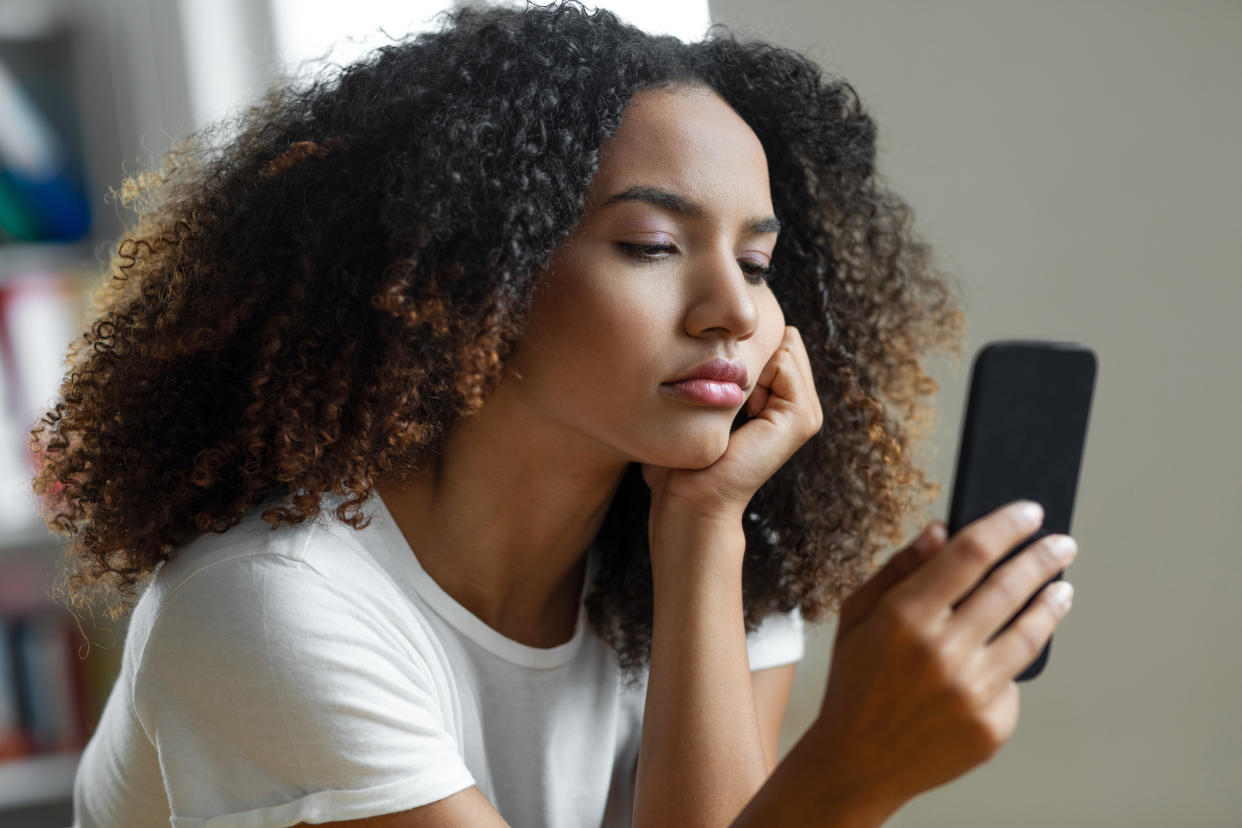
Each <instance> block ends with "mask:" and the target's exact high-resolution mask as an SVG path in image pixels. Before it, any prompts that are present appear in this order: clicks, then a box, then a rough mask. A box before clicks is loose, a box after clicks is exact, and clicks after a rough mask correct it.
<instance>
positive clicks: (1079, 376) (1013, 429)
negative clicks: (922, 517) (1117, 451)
mask: <svg viewBox="0 0 1242 828" xmlns="http://www.w3.org/2000/svg"><path fill="white" fill-rule="evenodd" d="M1096 366H1097V360H1096V356H1095V352H1094V351H1092V350H1091V349H1090V348H1088V347H1086V346H1084V345H1079V344H1076V343H1068V342H1046V341H1039V340H1007V341H999V342H991V343H989V344H988V345H986V346H984V347H983V348H982V349H981V350H980V351H979V353H978V354H977V355H976V356H975V360H974V365H973V366H972V369H971V376H970V388H969V390H968V392H967V402H966V416H965V419H964V420H963V423H962V437H961V443H960V447H959V450H958V458H957V471H956V473H955V475H954V482H953V495H952V500H951V502H950V506H949V519H948V530H949V536H950V537H953V536H954V535H956V534H957V532H958V531H960V530H961V529H962V528H963V527H965V526H966V525H967V524H968V523H971V522H972V521H974V520H977V519H978V518H980V517H982V516H984V515H986V514H988V513H989V512H991V511H993V510H994V509H996V508H997V507H999V506H1002V505H1003V504H1006V503H1009V502H1012V501H1015V500H1024V499H1025V500H1033V501H1035V502H1037V503H1039V504H1040V505H1041V506H1042V507H1043V509H1044V520H1043V524H1042V525H1041V526H1040V527H1039V529H1038V530H1037V531H1035V532H1033V533H1032V534H1031V535H1030V536H1029V537H1027V538H1025V539H1024V540H1023V541H1022V542H1021V543H1019V544H1018V545H1017V546H1015V547H1013V549H1012V550H1010V552H1009V553H1008V554H1007V555H1006V556H1005V557H1004V558H1002V559H1001V560H1000V561H998V562H997V563H996V565H995V566H994V567H993V568H992V569H996V568H998V567H1000V566H1002V565H1003V564H1004V563H1005V562H1006V561H1008V560H1009V559H1010V558H1012V557H1013V556H1015V555H1017V554H1018V553H1019V552H1021V551H1022V550H1024V549H1026V548H1027V547H1028V546H1030V545H1031V544H1033V543H1036V542H1037V541H1039V540H1040V539H1041V538H1043V537H1045V536H1047V535H1051V534H1065V535H1068V534H1069V531H1070V518H1071V516H1072V514H1073V510H1074V495H1075V492H1076V490H1077V487H1078V473H1079V469H1080V467H1081V465H1082V454H1083V447H1084V444H1085V442H1086V433H1087V421H1088V418H1089V415H1090V408H1091V397H1092V392H1093V390H1094V387H1095V376H1096ZM991 571H992V570H989V573H988V574H991ZM986 577H987V576H986V575H985V576H984V578H985V579H986ZM1060 577H1061V575H1060V573H1059V572H1058V573H1057V574H1056V575H1055V576H1054V577H1053V578H1052V579H1051V580H1049V581H1048V582H1047V583H1052V581H1055V580H1058V579H1059V578H1060ZM982 580H983V579H981V581H982ZM1047 583H1046V584H1044V586H1046V585H1047ZM1042 588H1043V587H1041V589H1042ZM1038 592H1039V591H1038V590H1037V591H1036V593H1034V594H1033V595H1032V596H1031V599H1030V600H1028V601H1027V604H1026V605H1024V606H1023V607H1022V608H1021V609H1020V610H1019V611H1018V612H1017V613H1015V614H1014V616H1013V618H1010V619H1009V621H1008V622H1007V623H1006V625H1005V627H1004V628H1002V630H1000V631H999V632H998V633H997V634H998V635H999V634H1000V632H1003V631H1004V630H1005V629H1008V628H1009V626H1010V624H1012V622H1013V620H1014V619H1015V618H1017V617H1018V616H1019V615H1020V614H1021V613H1022V612H1023V611H1024V610H1025V609H1026V608H1027V606H1029V605H1030V603H1031V601H1033V600H1034V596H1035V595H1037V594H1038ZM1051 647H1052V640H1051V639H1049V640H1048V642H1047V643H1046V644H1045V645H1044V648H1043V650H1042V651H1041V652H1040V654H1039V655H1038V656H1037V657H1036V659H1035V660H1034V661H1033V662H1031V664H1030V665H1029V666H1027V667H1026V669H1025V670H1023V671H1022V673H1021V674H1019V675H1018V676H1017V679H1016V680H1017V681H1027V680H1030V679H1032V678H1034V677H1035V676H1037V675H1039V673H1040V672H1041V671H1042V670H1043V669H1044V666H1045V665H1046V664H1047V662H1048V654H1049V651H1050V649H1051Z"/></svg>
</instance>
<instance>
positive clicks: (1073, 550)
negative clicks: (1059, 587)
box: [1048, 535, 1078, 565]
mask: <svg viewBox="0 0 1242 828" xmlns="http://www.w3.org/2000/svg"><path fill="white" fill-rule="evenodd" d="M1048 546H1049V547H1050V548H1051V551H1052V554H1053V555H1055V556H1056V558H1057V560H1059V561H1060V562H1061V563H1063V564H1067V565H1068V564H1069V563H1070V562H1071V561H1073V560H1074V558H1076V557H1077V556H1078V542H1077V541H1075V540H1074V539H1073V538H1071V537H1070V536H1069V535H1053V536H1052V537H1050V538H1048Z"/></svg>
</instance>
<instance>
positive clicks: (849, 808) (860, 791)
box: [799, 718, 910, 828]
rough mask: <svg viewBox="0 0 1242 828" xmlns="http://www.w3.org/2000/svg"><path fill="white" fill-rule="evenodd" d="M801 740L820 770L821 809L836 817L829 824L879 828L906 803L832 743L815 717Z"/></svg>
mask: <svg viewBox="0 0 1242 828" xmlns="http://www.w3.org/2000/svg"><path fill="white" fill-rule="evenodd" d="M802 741H803V742H805V743H806V745H805V747H806V752H807V754H808V755H810V756H813V757H815V758H816V764H817V766H818V768H819V770H820V774H819V786H818V790H817V795H818V798H819V801H820V803H821V807H823V808H824V809H825V810H826V811H827V812H830V813H833V814H836V815H837V819H836V820H835V821H831V822H830V823H829V824H831V825H834V826H835V825H840V826H842V828H872V826H879V825H883V824H884V822H886V821H887V820H888V818H889V817H891V816H892V815H893V814H895V813H896V812H897V811H898V810H900V809H901V807H902V806H903V805H905V804H906V802H908V801H909V799H910V797H906V796H901V795H900V794H899V793H898V792H897V791H895V790H893V789H892V788H891V785H890V784H889V783H890V782H891V780H889V779H886V778H883V777H880V776H877V775H875V774H874V773H871V772H869V771H868V770H867V769H866V768H863V767H860V766H859V763H858V762H857V757H856V756H853V755H851V753H850V751H849V750H848V749H846V748H845V746H843V745H841V744H840V743H839V742H838V741H837V740H835V739H834V738H833V736H832V734H831V733H830V732H827V731H826V730H825V728H824V725H823V724H822V722H821V720H819V719H818V718H817V719H816V720H815V722H814V723H813V724H812V725H811V727H809V728H808V729H807V731H806V733H805V734H804V736H803V740H802ZM802 746H803V745H802V744H801V743H799V747H802Z"/></svg>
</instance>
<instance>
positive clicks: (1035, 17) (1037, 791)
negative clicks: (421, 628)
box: [712, 0, 1242, 828]
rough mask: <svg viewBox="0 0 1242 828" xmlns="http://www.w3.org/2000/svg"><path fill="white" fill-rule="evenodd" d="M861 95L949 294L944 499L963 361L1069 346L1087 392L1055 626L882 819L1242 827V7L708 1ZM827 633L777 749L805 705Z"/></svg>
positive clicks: (721, 17) (806, 714)
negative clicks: (996, 740) (1078, 358)
mask: <svg viewBox="0 0 1242 828" xmlns="http://www.w3.org/2000/svg"><path fill="white" fill-rule="evenodd" d="M712 11H713V19H714V20H715V21H716V22H724V23H727V24H733V25H734V30H735V31H736V32H738V33H739V35H750V36H755V37H761V38H764V39H771V40H774V41H777V42H779V43H782V44H783V45H786V46H791V47H794V48H797V49H801V50H803V51H806V52H807V53H808V54H810V55H811V56H812V57H813V58H815V59H816V60H817V61H818V62H820V63H821V65H824V66H825V67H826V68H828V69H830V70H832V71H835V72H839V73H841V74H843V75H844V76H845V77H846V78H848V79H849V80H850V81H851V82H852V83H853V84H854V86H855V87H856V88H857V89H858V91H859V93H860V95H861V97H862V99H863V101H864V103H865V104H867V105H869V108H870V109H871V111H872V112H873V114H874V115H875V117H876V119H877V121H878V123H879V125H880V130H881V131H880V142H881V150H880V152H881V155H880V164H881V170H882V171H884V172H885V173H886V175H887V177H888V178H889V179H890V181H891V182H892V183H893V184H894V185H895V186H896V187H897V189H898V190H899V191H900V192H902V193H903V194H904V195H905V196H906V197H907V199H908V200H909V201H910V202H912V203H913V205H914V206H915V208H916V211H917V215H918V217H919V220H920V224H921V227H922V229H923V232H924V234H925V235H926V236H927V237H928V238H929V239H930V240H931V241H932V242H933V244H934V246H935V247H936V248H937V249H938V251H939V254H940V261H941V262H942V264H943V265H944V266H945V267H947V268H948V269H950V270H952V271H954V272H955V273H957V274H958V275H960V276H961V278H962V279H963V281H964V283H965V285H966V288H967V290H968V296H967V302H968V306H967V316H968V320H969V327H968V357H967V361H965V362H963V363H962V364H961V365H953V364H951V363H948V362H937V363H935V369H934V370H935V372H936V376H937V378H938V379H940V381H941V383H942V385H941V393H940V395H939V398H938V403H939V411H940V428H939V431H938V433H937V435H936V437H935V438H934V444H935V451H936V454H935V456H934V458H932V459H931V461H930V470H931V472H932V474H933V477H934V479H936V480H939V481H941V482H942V483H943V484H944V490H943V491H942V495H941V498H940V500H939V502H938V503H937V504H936V508H935V513H936V514H938V515H941V516H943V514H944V512H945V506H946V504H947V498H948V494H949V493H948V491H947V490H948V485H949V483H950V481H951V474H952V469H953V463H954V460H955V452H956V445H957V437H958V429H959V427H960V417H961V414H962V402H963V395H964V391H965V379H966V373H967V370H968V368H969V355H970V354H973V353H974V351H975V350H976V349H977V348H978V347H979V346H980V345H981V344H983V343H984V342H986V341H988V340H991V339H998V338H1010V337H1034V338H1049V339H1064V340H1077V341H1081V342H1085V343H1087V344H1089V345H1091V346H1093V347H1094V348H1095V349H1096V351H1097V353H1098V354H1099V360H1100V374H1099V379H1098V384H1097V388H1096V398H1095V404H1094V407H1093V411H1092V422H1091V427H1090V431H1089V434H1088V439H1087V448H1086V456H1085V460H1084V466H1083V470H1082V476H1081V480H1080V485H1079V497H1078V503H1077V507H1076V514H1075V518H1074V531H1073V534H1074V535H1075V537H1076V538H1077V539H1078V541H1079V544H1080V547H1081V552H1080V554H1079V558H1078V561H1077V563H1075V564H1074V566H1073V567H1072V568H1071V569H1070V571H1069V574H1068V578H1069V580H1071V581H1072V582H1073V583H1074V584H1075V586H1076V588H1077V594H1076V598H1075V605H1074V609H1073V610H1072V611H1071V613H1070V615H1069V616H1068V618H1067V619H1066V621H1065V622H1064V624H1063V625H1062V627H1061V629H1060V631H1059V632H1058V634H1057V636H1056V639H1055V641H1054V644H1053V649H1052V659H1051V661H1050V663H1049V667H1048V670H1047V671H1046V672H1045V674H1044V675H1043V676H1042V677H1041V678H1039V679H1038V680H1036V681H1035V682H1034V683H1032V684H1029V685H1025V686H1024V689H1023V691H1022V718H1021V721H1020V723H1019V726H1018V730H1017V733H1016V734H1015V735H1014V737H1013V738H1012V739H1011V740H1010V742H1009V743H1008V744H1007V745H1006V746H1005V747H1004V748H1003V749H1002V750H1001V752H1000V753H999V754H998V755H997V757H996V758H995V759H994V760H993V761H992V762H990V763H989V764H987V765H985V766H983V767H981V768H978V769H976V770H975V771H973V772H971V773H969V774H967V775H966V776H965V777H963V778H961V779H959V780H957V781H956V782H954V783H952V784H950V785H948V786H946V787H943V788H940V789H937V790H935V791H931V792H929V793H927V794H925V795H923V796H922V797H920V798H918V799H916V800H915V801H914V802H912V803H910V804H909V805H907V806H906V808H904V809H903V810H902V811H901V812H900V813H899V814H898V816H897V817H896V818H895V819H894V820H893V821H892V824H893V825H895V826H920V827H926V828H930V827H931V826H941V825H943V826H955V827H956V826H1001V825H1004V826H1054V825H1055V826H1127V828H1133V827H1134V826H1174V825H1176V826H1190V825H1196V826H1199V825H1203V826H1207V825H1211V826H1225V825H1240V824H1242V643H1240V642H1239V634H1240V633H1242V608H1240V607H1239V602H1238V596H1239V594H1240V593H1242V545H1240V544H1239V543H1238V540H1237V539H1238V536H1239V526H1240V524H1242V520H1240V516H1242V506H1240V504H1239V495H1240V494H1242V487H1239V485H1238V482H1237V479H1238V469H1239V466H1240V465H1242V449H1240V445H1242V440H1240V438H1239V436H1238V431H1239V419H1240V415H1242V368H1240V364H1242V325H1239V323H1238V317H1239V316H1242V160H1240V156H1242V46H1240V45H1239V44H1242V4H1238V3H1236V2H1232V3H1224V2H1222V3H1204V2H1195V3H1178V2H1173V0H1169V1H1168V2H1165V3H1151V2H1146V3H1138V2H1129V3H1123V2H1099V3H1069V2H1047V3H1024V4H1023V3H1014V2H1004V3H995V2H983V0H979V1H978V2H962V1H959V2H941V3H934V4H932V3H915V2H904V3H897V2H882V3H877V2H871V3H868V2H857V1H853V0H852V1H851V2H832V3H822V2H814V0H772V2H771V3H763V4H760V3H754V2H747V3H743V2H741V0H712ZM830 644H831V630H830V629H820V630H817V631H815V632H814V633H813V634H812V636H811V639H810V647H811V652H810V653H809V654H808V657H807V659H806V660H805V661H804V662H803V664H802V665H801V666H800V669H799V677H798V683H797V686H796V688H795V698H794V702H793V705H792V707H791V711H790V715H789V717H788V719H787V721H786V733H785V737H784V739H783V746H784V747H785V748H786V749H787V748H788V746H789V745H790V744H792V742H793V741H794V740H796V738H797V736H798V735H800V733H801V732H802V730H803V729H805V727H806V726H807V725H808V724H809V722H810V721H811V718H812V717H813V715H814V713H815V708H816V706H817V705H818V702H819V698H820V696H821V695H822V693H823V687H824V680H825V676H826V672H827V660H828V649H829V647H830Z"/></svg>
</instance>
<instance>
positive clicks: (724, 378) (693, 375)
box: [665, 357, 747, 388]
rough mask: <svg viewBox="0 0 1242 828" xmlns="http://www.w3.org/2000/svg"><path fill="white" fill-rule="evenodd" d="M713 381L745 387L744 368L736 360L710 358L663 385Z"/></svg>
mask: <svg viewBox="0 0 1242 828" xmlns="http://www.w3.org/2000/svg"><path fill="white" fill-rule="evenodd" d="M698 379H704V380H715V381H717V382H733V383H737V384H738V385H739V386H741V387H742V388H745V387H746V379H747V377H746V366H745V365H743V364H742V363H741V362H739V361H738V360H735V359H734V360H729V359H725V358H724V357H712V358H711V359H709V360H707V362H702V363H699V364H698V365H696V366H695V367H693V368H691V369H690V370H689V371H687V372H686V373H684V374H682V375H681V376H680V377H678V378H677V379H673V380H669V381H668V382H666V383H665V385H671V384H672V383H675V382H682V381H683V380H698Z"/></svg>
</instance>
